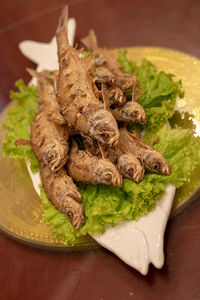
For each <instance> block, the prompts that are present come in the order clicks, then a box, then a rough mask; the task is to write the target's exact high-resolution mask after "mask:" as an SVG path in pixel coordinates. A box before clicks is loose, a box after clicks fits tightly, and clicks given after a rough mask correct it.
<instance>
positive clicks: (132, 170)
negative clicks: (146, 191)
mask: <svg viewBox="0 0 200 300" xmlns="http://www.w3.org/2000/svg"><path fill="white" fill-rule="evenodd" d="M83 143H84V147H85V149H86V150H87V152H90V153H91V154H93V155H96V156H98V157H100V158H102V157H103V158H108V159H109V160H110V161H111V162H112V163H113V164H114V165H115V166H116V168H117V169H118V171H119V174H121V175H122V176H123V177H125V178H130V179H132V180H134V181H135V182H140V181H141V180H142V179H143V177H144V167H143V165H142V164H141V163H140V161H139V160H138V159H137V158H136V157H135V156H134V155H133V154H131V153H123V152H122V151H121V150H119V149H118V147H117V148H116V149H111V148H108V147H104V146H101V145H99V143H98V142H96V141H95V140H92V139H88V138H86V139H83Z"/></svg>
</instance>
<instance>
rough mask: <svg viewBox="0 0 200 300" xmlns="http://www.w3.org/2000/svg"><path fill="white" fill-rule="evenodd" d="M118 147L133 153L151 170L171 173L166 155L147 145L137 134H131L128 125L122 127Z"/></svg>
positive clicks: (165, 173) (166, 173)
mask: <svg viewBox="0 0 200 300" xmlns="http://www.w3.org/2000/svg"><path fill="white" fill-rule="evenodd" d="M119 132H120V138H119V143H118V148H119V149H120V150H121V151H122V152H124V153H126V152H129V153H132V154H133V155H134V156H136V157H137V159H139V160H140V162H141V163H142V164H143V165H144V167H145V169H146V170H148V171H150V172H156V173H161V174H164V175H170V166H169V164H168V162H167V161H166V159H165V158H164V156H163V155H162V154H161V153H159V152H158V151H156V150H155V149H154V148H152V147H150V146H149V145H146V144H145V143H144V142H143V141H142V140H141V139H140V138H138V137H137V136H136V135H134V134H131V133H130V132H129V131H128V130H127V128H126V127H123V128H120V130H119Z"/></svg>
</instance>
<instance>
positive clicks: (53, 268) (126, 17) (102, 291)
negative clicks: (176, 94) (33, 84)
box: [0, 0, 200, 300]
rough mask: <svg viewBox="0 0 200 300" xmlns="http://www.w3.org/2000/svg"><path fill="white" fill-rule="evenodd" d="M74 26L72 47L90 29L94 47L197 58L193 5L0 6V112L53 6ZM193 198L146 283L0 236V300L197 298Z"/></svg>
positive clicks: (92, 261)
mask: <svg viewBox="0 0 200 300" xmlns="http://www.w3.org/2000/svg"><path fill="white" fill-rule="evenodd" d="M66 2H67V3H68V4H69V11H70V16H73V17H75V18H76V20H77V32H76V41H78V40H79V39H80V38H81V37H83V36H85V35H86V34H87V32H88V30H89V29H90V28H94V29H95V31H96V33H97V36H98V38H99V44H100V45H101V46H108V47H126V46H159V47H167V48H173V49H176V50H180V51H184V52H186V53H188V54H191V55H194V56H196V57H198V58H200V35H199V32H200V22H199V15H200V1H199V0H193V1H190V0H182V1H181V0H174V1H171V0H169V1H161V0H160V1H159V0H140V1H136V0H135V1H133V0H125V1H120V0H107V1H106V0H101V1H100V0H99V1H98V0H69V1H63V0H57V1H56V0H49V1H41V0H33V1H28V0H18V1H15V2H14V1H11V0H6V1H5V0H0V7H1V9H0V45H1V47H0V66H1V67H0V82H1V88H0V110H2V109H3V108H4V107H5V106H6V105H7V103H8V102H9V100H8V95H9V90H10V89H13V83H14V82H15V81H16V80H17V79H18V78H23V79H24V80H25V82H28V81H29V80H30V77H29V75H28V74H27V73H26V71H25V68H27V67H34V64H33V63H32V62H30V61H29V60H27V59H26V58H25V57H24V56H22V54H21V53H20V51H19V50H18V46H17V45H18V43H19V42H20V41H22V40H25V39H31V40H36V41H41V42H49V41H50V39H51V38H52V36H53V34H54V31H55V28H56V25H57V19H58V16H59V14H60V10H61V7H62V6H63V5H64V4H66ZM199 216H200V197H198V198H197V200H196V201H195V202H194V203H193V204H191V205H190V207H188V208H187V209H185V210H184V211H183V212H182V213H180V214H179V215H178V216H176V217H175V218H173V219H172V220H170V221H169V222H168V226H167V230H166V235H165V265H164V267H163V269H161V270H157V269H155V268H154V267H152V266H151V267H150V270H149V273H148V275H147V276H146V277H144V276H142V275H140V274H139V273H138V272H137V271H135V270H134V269H131V268H130V267H128V266H127V265H125V264H124V263H123V262H121V261H120V260H119V259H118V258H117V257H115V255H113V254H112V253H110V252H109V251H107V250H104V249H99V250H91V251H86V252H75V253H56V252H48V251H44V250H38V249H34V248H30V247H28V246H24V245H21V244H19V243H17V242H15V241H13V240H11V239H9V238H7V237H6V236H4V235H3V234H1V235H0V299H26V300H29V299H38V300H39V299H48V300H49V299H50V300H53V299H56V300H60V299H65V300H66V299H87V300H90V299H91V300H93V299H94V300H107V299H115V300H118V299H119V300H121V299H148V300H151V299H154V300H155V299H172V298H174V299H190V300H193V299H194V300H196V299H200V286H199V279H200V251H199V249H200V218H199Z"/></svg>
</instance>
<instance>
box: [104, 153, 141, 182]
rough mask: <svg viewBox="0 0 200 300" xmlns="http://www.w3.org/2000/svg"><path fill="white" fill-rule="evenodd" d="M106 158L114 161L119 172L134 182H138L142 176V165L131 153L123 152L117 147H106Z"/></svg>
mask: <svg viewBox="0 0 200 300" xmlns="http://www.w3.org/2000/svg"><path fill="white" fill-rule="evenodd" d="M108 159H109V160H110V161H111V162H112V163H114V164H115V165H116V167H117V169H118V171H119V173H120V174H121V175H122V176H123V177H125V178H129V179H132V180H133V181H135V182H140V181H141V180H142V179H143V177H144V167H143V165H142V164H141V163H140V161H139V160H138V159H137V158H136V157H135V156H134V155H133V154H131V153H123V152H122V151H120V150H119V149H117V150H113V149H108Z"/></svg>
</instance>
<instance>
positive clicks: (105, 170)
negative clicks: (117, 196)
mask: <svg viewBox="0 0 200 300" xmlns="http://www.w3.org/2000/svg"><path fill="white" fill-rule="evenodd" d="M93 172H94V176H95V178H96V180H97V182H98V183H101V184H107V185H112V186H121V185H122V177H121V175H120V174H119V172H118V171H117V169H116V167H115V165H114V164H112V163H111V162H110V161H109V160H108V159H99V160H98V162H97V164H96V165H95V166H94V170H93Z"/></svg>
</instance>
